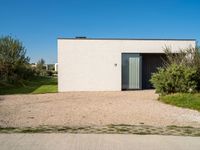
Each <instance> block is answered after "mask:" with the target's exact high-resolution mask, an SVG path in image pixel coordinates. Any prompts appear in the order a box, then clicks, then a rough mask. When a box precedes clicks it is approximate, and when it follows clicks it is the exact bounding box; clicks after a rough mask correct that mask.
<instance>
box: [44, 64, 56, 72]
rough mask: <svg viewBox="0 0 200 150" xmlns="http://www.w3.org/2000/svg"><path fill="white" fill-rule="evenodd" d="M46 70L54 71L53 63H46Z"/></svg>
mask: <svg viewBox="0 0 200 150" xmlns="http://www.w3.org/2000/svg"><path fill="white" fill-rule="evenodd" d="M45 66H46V70H51V71H54V70H55V68H54V67H55V65H54V64H46V65H45Z"/></svg>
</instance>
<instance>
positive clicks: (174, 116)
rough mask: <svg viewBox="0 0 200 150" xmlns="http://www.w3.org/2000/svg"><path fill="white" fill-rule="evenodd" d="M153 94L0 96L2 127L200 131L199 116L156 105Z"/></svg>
mask: <svg viewBox="0 0 200 150" xmlns="http://www.w3.org/2000/svg"><path fill="white" fill-rule="evenodd" d="M157 98H158V95H156V94H155V93H154V90H145V91H128V92H67V93H55V94H37V95H8V96H0V126H4V127H5V126H13V127H24V126H33V127H34V126H39V125H66V126H86V125H108V124H135V125H137V124H146V125H153V126H166V125H178V126H194V127H200V113H199V112H197V111H193V110H189V109H182V108H178V107H175V106H171V105H167V104H163V103H162V102H159V101H157V100H156V99H157Z"/></svg>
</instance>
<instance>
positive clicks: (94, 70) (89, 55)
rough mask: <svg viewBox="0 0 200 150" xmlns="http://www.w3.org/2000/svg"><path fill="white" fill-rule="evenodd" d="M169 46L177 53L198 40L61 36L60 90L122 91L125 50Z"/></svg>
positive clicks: (155, 49) (154, 50)
mask: <svg viewBox="0 0 200 150" xmlns="http://www.w3.org/2000/svg"><path fill="white" fill-rule="evenodd" d="M166 46H167V47H171V49H172V51H173V52H177V51H179V49H183V48H188V47H189V46H191V47H195V40H102V39H101V40H97V39H58V64H59V67H58V90H59V92H64V91H120V90H121V53H126V52H127V53H163V49H164V47H166ZM115 64H117V66H115Z"/></svg>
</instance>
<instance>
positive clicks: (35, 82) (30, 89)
mask: <svg viewBox="0 0 200 150" xmlns="http://www.w3.org/2000/svg"><path fill="white" fill-rule="evenodd" d="M57 91H58V85H57V78H54V77H37V78H34V79H32V80H30V81H26V82H25V83H24V86H13V85H1V86H0V95H6V94H42V93H55V92H57Z"/></svg>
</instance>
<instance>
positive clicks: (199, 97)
mask: <svg viewBox="0 0 200 150" xmlns="http://www.w3.org/2000/svg"><path fill="white" fill-rule="evenodd" d="M159 99H160V100H161V101H163V102H164V103H167V104H171V105H175V106H178V107H183V108H189V109H194V110H198V111H200V93H195V94H188V93H178V94H171V95H166V96H160V98H159Z"/></svg>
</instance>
